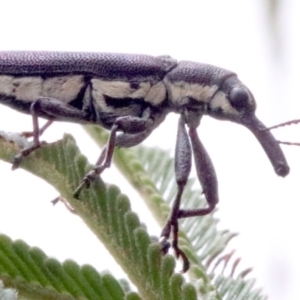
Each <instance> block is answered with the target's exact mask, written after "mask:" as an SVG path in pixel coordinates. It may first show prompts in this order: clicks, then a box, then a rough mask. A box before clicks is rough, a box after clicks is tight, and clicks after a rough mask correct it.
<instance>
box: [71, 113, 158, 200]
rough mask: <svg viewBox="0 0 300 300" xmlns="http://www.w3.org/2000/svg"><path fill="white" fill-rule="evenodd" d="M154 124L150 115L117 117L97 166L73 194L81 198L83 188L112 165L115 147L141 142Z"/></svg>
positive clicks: (130, 145) (129, 145)
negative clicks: (119, 132) (118, 133)
mask: <svg viewBox="0 0 300 300" xmlns="http://www.w3.org/2000/svg"><path fill="white" fill-rule="evenodd" d="M152 125H153V120H152V119H151V118H149V117H148V115H147V116H146V117H145V118H139V117H132V116H123V117H119V118H117V119H116V121H115V123H114V125H113V126H112V127H111V129H110V136H109V139H108V142H107V144H106V146H105V147H104V149H103V151H102V153H101V155H100V157H99V159H98V160H97V163H96V165H95V167H94V168H93V169H92V170H91V171H90V172H88V173H87V174H86V175H85V177H84V178H83V180H82V181H81V183H80V184H79V186H78V187H77V188H76V190H75V191H74V194H73V196H74V197H75V198H79V194H80V192H81V190H82V189H83V188H86V187H87V188H88V187H89V186H90V183H91V182H92V181H94V180H95V179H96V178H97V176H99V175H100V174H101V173H102V172H103V171H104V170H105V169H106V168H109V167H110V165H111V161H112V157H113V153H114V149H115V147H132V146H135V145H137V144H139V143H140V142H141V141H143V140H144V139H145V138H146V137H147V136H148V135H149V134H150V133H151V131H152ZM118 131H123V132H124V133H123V134H120V135H118V136H117V132H118Z"/></svg>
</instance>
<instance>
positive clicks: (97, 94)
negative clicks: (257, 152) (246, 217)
mask: <svg viewBox="0 0 300 300" xmlns="http://www.w3.org/2000/svg"><path fill="white" fill-rule="evenodd" d="M0 103H2V104H4V105H7V106H9V107H11V108H13V109H16V110H18V111H20V112H23V113H27V114H31V116H32V119H33V131H32V135H33V145H32V146H30V147H28V148H26V149H24V150H23V151H21V152H20V153H19V154H18V155H16V156H15V158H14V160H13V162H12V163H13V169H15V168H17V167H18V165H19V164H20V162H21V160H22V159H23V158H24V157H25V156H27V155H29V154H30V153H31V152H33V151H34V150H35V149H37V148H39V147H40V146H41V143H40V135H41V134H42V133H43V131H44V130H45V129H46V128H47V127H48V126H49V125H50V124H51V123H52V122H53V121H68V122H75V123H82V124H97V125H100V126H102V127H104V128H106V129H108V130H110V137H109V140H108V142H107V145H106V146H105V147H104V149H103V151H102V153H101V155H100V157H99V159H98V161H97V163H96V165H95V167H94V168H93V169H92V170H91V171H90V172H89V173H88V174H87V175H86V176H85V177H84V178H83V179H82V181H81V183H79V185H78V187H77V188H76V189H75V192H74V196H75V197H79V194H80V191H81V190H82V189H83V188H85V187H88V186H89V185H90V184H91V182H92V181H93V180H94V179H95V178H96V177H97V176H98V175H100V174H101V173H102V172H103V170H104V169H106V168H108V167H109V166H110V164H111V160H112V155H113V152H114V148H115V147H132V146H135V145H137V144H139V143H141V142H142V141H143V140H145V139H146V138H147V137H148V136H149V135H150V134H151V132H152V131H153V130H154V129H155V128H156V127H158V125H159V124H160V123H161V122H163V121H164V119H165V117H166V115H167V114H168V113H170V112H175V113H178V114H179V115H180V117H179V123H178V132H177V141H176V148H175V176H176V181H177V186H178V191H177V195H176V197H175V200H174V203H173V206H172V209H171V213H170V216H169V218H168V220H167V223H166V226H165V227H164V228H163V230H162V234H161V247H162V251H163V252H164V253H166V252H167V251H168V249H169V247H170V243H169V242H168V241H169V239H170V235H171V234H172V236H173V240H172V247H173V249H174V251H175V254H176V256H177V257H181V258H182V259H183V270H182V271H183V272H185V271H187V269H188V268H189V261H188V258H187V256H186V255H185V253H184V252H183V251H182V250H181V249H180V247H179V245H178V230H179V229H178V227H179V226H178V220H179V219H181V218H188V217H194V216H203V215H206V214H209V213H211V212H212V211H213V210H214V208H215V206H216V204H217V203H218V200H219V196H218V182H217V176H216V172H215V169H214V166H213V164H212V161H211V159H210V157H209V154H208V153H207V151H206V150H205V148H204V146H203V144H202V143H201V141H200V139H199V136H198V134H197V127H198V126H199V124H200V120H201V118H202V116H204V115H209V116H211V117H213V118H215V119H219V120H228V121H232V122H235V123H237V124H241V125H244V126H245V127H247V128H248V129H250V131H252V133H253V134H254V135H255V137H256V138H257V139H258V141H259V142H260V144H261V146H262V147H263V148H264V150H265V152H266V154H267V156H268V157H269V159H270V161H271V163H272V165H273V167H274V170H275V172H276V173H277V174H278V175H279V176H282V177H284V176H286V175H287V174H288V173H289V166H288V164H287V162H286V159H285V156H284V154H283V152H282V150H281V148H280V146H279V145H278V143H277V141H276V140H275V138H274V137H273V135H272V134H271V133H270V132H269V131H268V130H265V129H266V127H265V126H264V125H263V124H262V123H261V122H260V121H259V120H258V119H257V118H256V116H255V109H256V103H255V100H254V97H253V95H252V93H251V92H250V90H249V89H248V88H247V87H246V86H245V85H244V84H243V83H242V82H241V81H240V80H239V79H238V77H237V75H236V74H235V73H233V72H231V71H228V70H226V69H222V68H219V67H216V66H212V65H208V64H203V63H196V62H190V61H176V60H175V59H173V58H171V57H169V56H158V57H153V56H149V55H137V54H117V53H75V52H0ZM39 117H42V118H45V119H47V120H48V122H47V123H46V125H45V126H44V127H41V128H40V127H39V124H38V118H39ZM192 154H193V156H194V163H195V166H196V172H197V176H198V179H199V182H200V183H201V185H202V189H203V194H204V195H205V198H206V201H207V207H206V208H199V209H181V208H180V201H181V197H182V193H183V190H184V187H185V185H186V183H187V180H188V177H189V174H190V170H191V160H192Z"/></svg>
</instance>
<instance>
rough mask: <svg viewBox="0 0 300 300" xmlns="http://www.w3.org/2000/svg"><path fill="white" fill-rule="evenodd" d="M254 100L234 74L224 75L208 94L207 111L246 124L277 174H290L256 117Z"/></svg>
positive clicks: (275, 144)
mask: <svg viewBox="0 0 300 300" xmlns="http://www.w3.org/2000/svg"><path fill="white" fill-rule="evenodd" d="M255 109H256V103H255V100H254V97H253V95H252V93H251V92H250V91H249V89H248V88H247V87H246V86H245V85H243V84H242V83H241V82H240V80H239V79H238V78H237V77H236V75H234V74H233V75H232V76H229V77H227V78H226V79H225V80H224V81H223V83H222V84H221V85H220V88H219V89H218V90H217V91H216V92H215V93H214V95H213V96H212V97H211V99H210V101H209V104H208V107H207V113H208V114H209V115H210V116H212V117H214V118H217V119H221V120H228V121H232V122H235V123H238V124H242V125H244V126H246V127H247V128H248V129H249V130H250V131H251V132H252V133H253V134H254V135H255V137H256V138H257V139H258V141H259V142H260V144H261V145H262V147H263V148H264V150H265V152H266V154H267V155H268V157H269V159H270V161H271V163H272V165H273V167H274V170H275V172H276V173H277V174H278V175H279V176H283V177H284V176H286V175H287V174H288V173H289V166H288V164H287V162H286V159H285V157H284V154H283V152H282V150H281V148H280V146H279V144H278V142H277V141H276V140H275V138H274V137H273V135H272V134H271V133H270V131H268V130H266V127H265V125H264V124H263V123H261V122H260V121H259V120H258V119H257V117H256V116H255Z"/></svg>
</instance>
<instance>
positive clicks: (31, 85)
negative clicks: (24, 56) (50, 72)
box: [0, 75, 84, 103]
mask: <svg viewBox="0 0 300 300" xmlns="http://www.w3.org/2000/svg"><path fill="white" fill-rule="evenodd" d="M83 86H84V78H83V76H81V75H72V76H58V77H51V78H46V79H43V78H42V77H40V76H34V77H30V76H28V77H13V76H6V75H2V76H0V94H3V95H5V96H12V97H15V98H16V99H18V100H22V101H26V102H31V101H35V100H36V99H37V98H39V97H50V98H54V99H57V100H60V101H62V102H66V103H68V102H70V101H72V100H73V99H74V98H76V96H77V95H78V93H79V92H80V90H81V88H82V87H83Z"/></svg>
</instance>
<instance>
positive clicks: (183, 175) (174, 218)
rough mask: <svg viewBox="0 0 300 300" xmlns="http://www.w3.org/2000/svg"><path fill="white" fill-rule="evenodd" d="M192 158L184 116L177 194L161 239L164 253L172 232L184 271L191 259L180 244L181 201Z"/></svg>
mask: <svg viewBox="0 0 300 300" xmlns="http://www.w3.org/2000/svg"><path fill="white" fill-rule="evenodd" d="M191 160H192V152H191V146H190V142H189V137H188V134H187V132H186V128H185V121H184V117H183V116H181V117H180V118H179V123H178V132H177V139H176V148H175V174H176V182H177V186H178V190H177V195H176V198H175V201H174V203H173V206H172V210H171V214H170V216H169V218H168V221H167V224H166V226H165V227H164V228H163V230H162V233H161V236H162V237H163V239H162V241H161V246H162V251H163V252H164V253H167V252H168V249H169V247H170V245H169V243H168V239H169V238H170V234H171V232H172V235H173V241H172V248H173V249H174V251H175V255H176V257H177V258H178V257H181V258H182V260H183V268H182V272H183V273H184V272H186V271H187V270H188V269H189V261H188V258H187V257H186V255H185V254H184V252H183V251H182V250H181V249H180V248H179V246H178V218H179V213H180V211H181V210H180V201H181V197H182V193H183V190H184V187H185V185H186V183H187V180H188V177H189V174H190V171H191Z"/></svg>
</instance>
